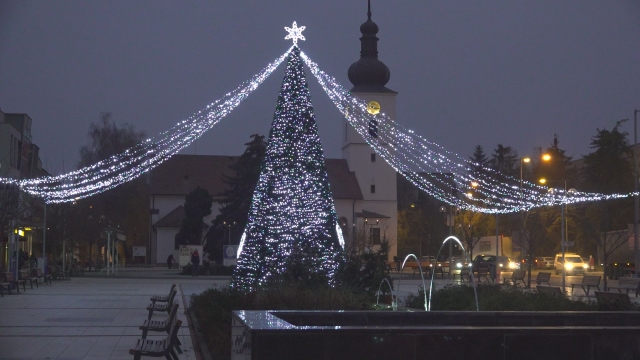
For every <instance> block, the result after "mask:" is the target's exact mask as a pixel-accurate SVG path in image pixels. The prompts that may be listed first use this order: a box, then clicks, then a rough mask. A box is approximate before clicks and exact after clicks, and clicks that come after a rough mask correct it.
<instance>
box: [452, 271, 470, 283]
mask: <svg viewBox="0 0 640 360" xmlns="http://www.w3.org/2000/svg"><path fill="white" fill-rule="evenodd" d="M469 273H470V270H469V268H463V269H460V272H455V273H453V280H455V279H456V275H457V276H459V277H460V281H463V280H464V277H465V276H466V277H467V280H469V281H471V277H470V276H469Z"/></svg>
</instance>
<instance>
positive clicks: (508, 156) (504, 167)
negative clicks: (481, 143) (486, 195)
mask: <svg viewBox="0 0 640 360" xmlns="http://www.w3.org/2000/svg"><path fill="white" fill-rule="evenodd" d="M517 160H518V153H517V152H516V151H515V150H513V149H512V148H511V146H504V145H502V144H498V146H496V148H495V149H494V150H493V154H492V155H491V159H490V160H489V165H490V166H491V168H493V169H494V170H496V171H499V172H500V173H501V174H502V175H503V176H512V177H516V176H519V173H518V171H519V169H518V168H517V167H516V166H515V163H516V161H517Z"/></svg>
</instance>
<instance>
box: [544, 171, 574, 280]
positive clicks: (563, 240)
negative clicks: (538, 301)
mask: <svg viewBox="0 0 640 360" xmlns="http://www.w3.org/2000/svg"><path fill="white" fill-rule="evenodd" d="M549 181H550V180H549ZM553 181H562V182H563V183H564V192H563V197H564V201H563V202H562V205H561V212H562V221H561V223H560V226H561V229H560V234H561V240H560V241H561V243H560V245H561V249H562V291H564V290H565V286H566V269H565V260H564V254H565V249H566V236H567V235H566V229H565V226H566V221H565V206H566V199H567V194H570V195H571V194H573V193H575V192H576V191H577V190H576V189H573V188H571V189H569V191H567V180H553ZM540 183H541V184H546V183H547V179H544V178H542V179H540ZM549 193H550V194H555V193H557V190H556V189H554V188H549Z"/></svg>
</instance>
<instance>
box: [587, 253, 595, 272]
mask: <svg viewBox="0 0 640 360" xmlns="http://www.w3.org/2000/svg"><path fill="white" fill-rule="evenodd" d="M595 270H596V261H595V260H594V259H593V256H592V255H589V271H595Z"/></svg>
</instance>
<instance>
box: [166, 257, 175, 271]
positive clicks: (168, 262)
mask: <svg viewBox="0 0 640 360" xmlns="http://www.w3.org/2000/svg"><path fill="white" fill-rule="evenodd" d="M173 260H174V259H173V254H169V257H167V266H168V267H169V269H171V268H172V267H173Z"/></svg>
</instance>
